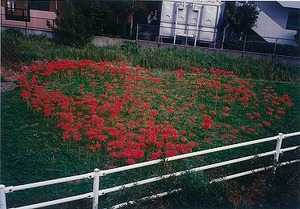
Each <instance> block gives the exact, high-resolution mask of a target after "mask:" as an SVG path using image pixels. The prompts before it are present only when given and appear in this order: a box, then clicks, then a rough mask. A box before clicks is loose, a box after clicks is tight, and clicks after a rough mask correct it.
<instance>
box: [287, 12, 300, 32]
mask: <svg viewBox="0 0 300 209" xmlns="http://www.w3.org/2000/svg"><path fill="white" fill-rule="evenodd" d="M298 28H300V12H299V11H298V12H297V11H291V12H289V16H288V19H287V23H286V29H289V30H297V29H298Z"/></svg>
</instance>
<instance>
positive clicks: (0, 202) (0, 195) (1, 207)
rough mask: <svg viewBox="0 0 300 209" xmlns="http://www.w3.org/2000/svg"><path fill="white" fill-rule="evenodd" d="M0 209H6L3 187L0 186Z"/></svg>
mask: <svg viewBox="0 0 300 209" xmlns="http://www.w3.org/2000/svg"><path fill="white" fill-rule="evenodd" d="M0 209H6V196H5V186H4V185H3V184H1V185H0Z"/></svg>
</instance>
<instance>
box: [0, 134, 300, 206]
mask: <svg viewBox="0 0 300 209" xmlns="http://www.w3.org/2000/svg"><path fill="white" fill-rule="evenodd" d="M298 135H300V132H294V133H289V134H282V133H280V134H279V135H278V136H273V137H268V138H263V139H258V140H253V141H249V142H243V143H238V144H233V145H228V146H223V147H218V148H213V149H207V150H203V151H198V152H192V153H188V154H183V155H177V156H173V157H168V158H165V159H158V160H153V161H148V162H143V163H138V164H134V165H129V166H123V167H118V168H113V169H109V170H99V169H97V168H96V169H94V172H91V173H86V174H82V175H76V176H70V177H66V178H59V179H53V180H48V181H42V182H36V183H30V184H25V185H19V186H4V185H0V209H7V204H6V194H8V193H11V192H15V191H19V190H25V189H30V188H35V187H42V186H48V185H52V184H59V183H64V182H71V181H76V180H81V179H93V191H91V192H88V193H85V194H80V195H76V196H71V197H66V198H61V199H56V200H52V201H47V202H42V203H37V204H32V205H27V206H20V207H17V208H14V209H30V208H41V207H46V206H51V205H56V204H61V203H67V202H71V201H76V200H81V199H91V198H92V199H93V205H92V209H98V203H99V196H103V195H105V194H108V193H111V192H115V191H119V190H123V189H126V188H130V187H135V186H140V185H144V184H148V183H152V182H157V181H160V180H162V179H167V178H169V177H173V176H181V175H184V174H187V173H190V172H196V171H204V170H208V169H212V168H217V167H221V166H225V165H230V164H234V163H238V162H243V161H247V160H251V159H254V158H258V157H265V156H270V155H274V161H273V162H272V164H271V165H266V166H264V167H261V168H257V169H254V170H248V171H245V172H241V173H236V174H232V175H229V176H225V177H222V178H217V179H214V180H211V181H210V183H214V182H220V181H224V180H229V179H233V178H237V177H240V176H245V175H249V174H252V173H256V172H260V171H264V170H267V169H272V168H273V171H274V172H275V170H276V168H277V167H280V166H284V165H289V164H292V163H297V162H300V159H294V160H291V161H287V162H279V156H280V154H281V153H283V152H288V151H292V150H296V149H299V148H300V145H298V146H292V147H287V148H281V145H282V141H283V140H284V139H286V138H288V137H292V136H298ZM274 140H277V143H276V149H275V150H273V151H269V152H264V153H259V154H255V155H249V156H246V157H241V158H236V159H232V160H227V161H223V162H219V163H213V164H210V165H205V166H201V167H197V168H192V169H189V170H184V171H179V172H175V173H170V174H165V175H162V176H157V177H153V178H148V179H144V180H140V181H136V182H132V183H128V184H124V185H120V186H115V187H111V188H107V189H101V188H99V182H100V178H102V177H104V176H107V175H109V174H112V173H117V172H122V171H127V170H132V169H136V168H141V167H146V166H150V165H155V164H159V163H166V162H169V161H174V160H179V159H184V158H189V157H194V156H200V155H205V154H209V153H214V152H220V151H223V150H229V149H234V148H238V147H245V146H249V145H254V144H260V143H264V142H269V141H274ZM180 190H181V189H180V188H179V189H175V190H173V191H171V192H163V193H160V194H156V195H152V196H148V197H143V198H141V199H140V200H142V201H143V200H148V199H154V198H158V197H162V196H166V195H168V194H170V193H172V192H178V191H180ZM134 203H135V202H134V201H129V202H125V203H121V204H118V205H115V206H113V207H112V208H114V209H116V208H120V207H123V206H125V205H129V204H134Z"/></svg>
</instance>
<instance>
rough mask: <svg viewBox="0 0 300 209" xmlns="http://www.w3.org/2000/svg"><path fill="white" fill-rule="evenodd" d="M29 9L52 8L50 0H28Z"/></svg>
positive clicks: (45, 9) (46, 9)
mask: <svg viewBox="0 0 300 209" xmlns="http://www.w3.org/2000/svg"><path fill="white" fill-rule="evenodd" d="M28 6H29V9H32V10H43V11H49V10H50V1H49V0H29V1H28Z"/></svg>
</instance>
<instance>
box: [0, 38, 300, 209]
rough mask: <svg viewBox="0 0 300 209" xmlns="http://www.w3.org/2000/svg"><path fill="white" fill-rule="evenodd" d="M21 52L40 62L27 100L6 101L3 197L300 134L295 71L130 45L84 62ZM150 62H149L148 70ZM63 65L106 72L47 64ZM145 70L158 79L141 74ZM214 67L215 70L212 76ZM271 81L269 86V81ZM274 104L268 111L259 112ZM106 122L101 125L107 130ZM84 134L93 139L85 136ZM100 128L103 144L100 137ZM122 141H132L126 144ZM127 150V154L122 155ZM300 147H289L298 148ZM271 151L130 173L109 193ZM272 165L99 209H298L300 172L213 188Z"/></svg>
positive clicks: (184, 181)
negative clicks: (131, 204)
mask: <svg viewBox="0 0 300 209" xmlns="http://www.w3.org/2000/svg"><path fill="white" fill-rule="evenodd" d="M20 41H21V42H22V44H23V47H26V49H27V50H22V51H21V52H22V53H23V54H22V55H21V57H23V58H24V57H25V58H26V57H27V58H26V59H28V60H27V61H29V60H32V59H34V60H40V61H39V64H35V66H33V67H31V68H29V70H28V73H27V74H26V76H24V77H23V79H22V80H20V81H19V82H20V84H21V88H18V89H16V90H14V91H11V92H3V93H2V94H1V122H2V124H1V159H2V167H1V183H3V184H5V185H19V184H25V183H30V182H36V181H42V180H48V179H52V178H58V177H65V176H70V175H76V174H82V173H86V172H91V171H92V170H93V169H94V168H96V167H98V168H100V169H108V168H112V167H116V166H120V165H126V164H128V163H134V162H141V161H144V160H149V159H155V158H160V157H165V156H172V155H174V154H180V153H185V152H190V151H192V150H203V149H206V148H210V147H215V146H221V145H225V144H228V143H236V142H239V141H248V140H253V139H257V138H262V137H267V136H274V135H277V134H278V132H283V133H288V132H293V131H299V130H300V124H299V118H300V115H299V114H300V113H299V111H298V110H299V109H300V93H299V88H300V85H299V84H298V83H297V79H298V77H297V75H298V74H297V73H298V72H296V71H295V69H296V66H287V65H282V64H278V63H277V64H275V63H272V64H270V63H268V62H264V61H261V60H253V62H251V59H248V58H247V59H242V60H241V59H236V58H229V57H225V56H223V55H211V54H210V55H207V54H204V53H199V52H194V51H181V52H184V53H179V52H178V51H180V50H176V49H175V48H171V49H139V48H135V46H132V45H129V46H127V47H126V46H125V47H124V48H123V49H122V48H119V47H103V48H97V47H93V46H88V47H87V48H84V49H81V50H79V49H72V48H64V47H61V46H55V45H53V44H52V43H51V42H48V41H46V40H45V39H37V38H28V39H20ZM33 43H39V44H35V46H38V47H36V48H35V50H33V48H32V46H33ZM46 49H47V50H46ZM147 50H148V51H147ZM30 53H31V55H30ZM25 54H27V55H26V56H25ZM182 54H184V55H182ZM18 56H19V55H18ZM149 56H152V58H151V59H149ZM181 56H184V59H183V57H181ZM158 58H161V59H160V60H159V59H158ZM59 59H69V60H80V59H90V60H94V61H99V62H98V63H94V62H90V61H89V62H87V61H82V62H80V61H78V62H71V61H64V62H51V63H46V64H44V63H45V60H48V61H51V60H59ZM106 59H107V60H115V59H118V60H119V61H131V62H132V63H133V64H132V65H128V66H127V65H124V63H120V62H113V63H107V62H105V63H104V62H101V61H102V60H106ZM179 60H184V61H183V62H179ZM23 61H26V60H23ZM173 61H174V62H173ZM177 61H178V62H177ZM245 63H248V64H245ZM136 64H140V65H141V66H145V67H147V68H146V69H149V70H146V69H144V68H141V67H135V65H136ZM238 64H241V65H240V66H242V67H239V65H238ZM251 64H252V67H251V68H250V67H249V66H250V65H251ZM44 65H46V66H48V68H47V67H44ZM235 65H236V66H235ZM36 66H40V67H36ZM74 66H75V67H74ZM78 66H80V67H78ZM234 66H235V67H234ZM191 67H198V68H193V69H191ZM211 67H214V68H215V69H214V70H210V69H211ZM246 67H247V68H246ZM204 68H207V70H204ZM216 68H220V69H224V70H227V71H221V70H220V71H219V70H216ZM34 69H36V71H35V70H34ZM45 69H48V71H47V70H45ZM62 69H64V70H62ZM96 69H97V70H96ZM101 69H102V70H101ZM179 69H184V71H181V70H179ZM257 69H259V70H257ZM178 70H179V71H178ZM228 70H231V71H232V72H233V73H229V72H228ZM277 71H278V72H279V73H277ZM36 72H37V73H36ZM47 72H48V74H47ZM43 73H45V74H43ZM268 73H269V75H270V76H267V75H268ZM249 74H250V75H249ZM262 75H264V77H263V76H262ZM258 78H260V79H258ZM266 80H268V81H266ZM26 81H28V84H27V83H26ZM197 83H199V85H197ZM22 84H23V85H22ZM271 86H272V87H271ZM58 90H59V91H58ZM28 93H29V96H28ZM275 93H276V94H275ZM285 94H288V97H286V96H284V95H285ZM21 96H23V97H26V98H27V101H26V100H25V99H22V98H21ZM266 97H268V98H266ZM100 98H101V99H100ZM217 98H218V99H217ZM230 99H231V101H229V100H230ZM265 99H267V100H268V102H261V101H264V100H265ZM68 101H69V102H68ZM274 102H275V103H274ZM276 102H277V103H279V104H277V103H276ZM256 104H258V105H256ZM272 104H273V106H271V105H272ZM105 105H106V107H105ZM100 106H101V107H100ZM270 107H271V108H272V110H271V109H270ZM52 108H54V109H52ZM101 108H103V109H101ZM268 112H269V113H268ZM270 112H271V114H270ZM67 113H68V114H67ZM69 113H71V114H69ZM247 113H248V114H247ZM275 113H276V114H275ZM74 116H76V117H74ZM83 116H86V117H83ZM96 116H97V117H96ZM278 117H280V118H278ZM70 118H71V119H70ZM99 118H103V119H104V123H103V124H102V125H101V120H100V119H99ZM141 118H144V119H143V120H142V119H141ZM95 119H98V120H95ZM139 119H140V120H139ZM97 121H98V122H97ZM99 121H100V122H99ZM79 122H81V123H82V124H81V125H80V123H79ZM137 123H138V124H137ZM58 124H59V125H58ZM75 124H76V127H77V130H74V129H72V130H70V129H69V128H70V125H71V126H72V127H73V128H74V127H75ZM87 124H92V125H93V126H94V127H89V126H85V125H87ZM99 124H100V125H99ZM122 124H123V125H122ZM114 127H118V130H115V129H113V128H114ZM93 128H94V129H95V128H97V129H98V130H99V129H101V130H102V132H101V133H93V132H91V131H92V129H93ZM123 129H125V130H126V132H125V133H123V132H121V130H123ZM141 129H142V130H141ZM252 129H254V130H252ZM151 130H152V131H153V130H157V131H156V133H152V135H155V134H156V136H157V137H156V140H154V139H150V137H148V138H147V137H145V136H147V135H151V134H149V131H151ZM118 131H119V133H115V132H118ZM147 131H148V132H147ZM164 133H165V134H164ZM125 134H126V136H127V138H128V139H131V140H125V141H124V139H122V137H121V135H125ZM143 136H144V138H143ZM168 136H171V137H168ZM122 140H123V141H124V143H123V144H122V146H121V145H118V144H117V143H118V142H120V141H122ZM151 140H152V141H151ZM153 140H154V141H153ZM295 140H297V139H296V138H295ZM295 140H291V141H289V142H287V143H291V144H293V143H294V142H293V141H295ZM157 142H159V143H157ZM189 143H190V144H189ZM285 145H286V144H284V146H285ZM274 146H275V144H274V143H272V144H271V143H270V144H265V145H264V146H260V147H258V148H256V149H254V148H253V149H238V150H236V151H234V152H233V151H231V152H224V154H214V155H212V154H211V155H208V156H207V157H204V158H197V159H193V160H184V161H180V162H174V163H171V164H162V165H157V166H154V167H151V168H147V169H138V170H137V171H128V172H125V173H123V174H118V175H112V176H109V177H106V178H104V179H103V181H101V188H107V187H111V186H116V185H119V184H123V183H128V182H131V181H132V180H133V179H134V180H139V179H143V178H145V177H151V176H153V175H155V174H156V175H157V174H163V173H168V172H173V171H179V170H183V169H187V168H190V167H192V166H194V165H197V166H199V165H204V164H207V163H211V162H218V161H219V159H227V158H228V159H229V158H232V157H234V156H240V155H241V154H242V155H243V156H244V155H247V154H250V153H251V152H259V151H260V150H265V149H273V148H274ZM137 148H138V149H137ZM132 153H134V154H132ZM131 154H132V155H131ZM295 155H296V154H295V153H292V154H290V155H285V156H283V158H286V159H289V158H295ZM199 159H200V162H199ZM270 160H271V159H270V158H266V159H262V160H255V161H253V163H250V164H247V163H241V164H238V166H230V167H228V168H226V169H225V168H224V169H216V170H214V171H210V172H205V173H198V174H189V175H187V176H186V177H181V178H171V179H170V180H166V181H164V182H162V183H161V184H159V185H149V186H145V187H143V188H136V189H132V190H128V191H125V192H117V193H116V194H113V195H105V196H104V197H102V198H101V200H100V205H101V206H102V207H108V206H112V205H114V204H116V203H120V202H122V201H126V200H127V199H128V197H130V198H133V199H135V198H139V197H140V196H147V195H149V192H147V190H148V191H154V193H155V192H162V191H166V190H168V189H170V190H171V189H173V188H179V187H181V188H183V190H184V191H183V192H180V193H178V194H173V195H170V196H169V197H167V198H163V199H159V200H158V201H155V202H151V201H150V202H147V203H140V204H138V206H136V207H137V208H154V207H155V208H233V207H237V208H249V207H254V208H297V207H298V206H299V193H298V194H297V192H299V189H298V188H299V186H300V185H299V181H298V180H297V179H299V178H298V177H299V169H298V168H299V167H298V166H297V165H296V166H288V167H286V168H283V169H279V170H278V172H277V174H276V175H273V174H271V173H270V172H263V173H261V174H257V175H253V176H251V177H244V178H240V179H238V180H233V181H228V182H224V183H220V184H213V185H210V184H208V181H209V180H210V179H211V178H215V177H219V176H220V174H221V173H224V174H225V173H229V172H232V171H233V172H236V171H239V170H243V169H244V168H245V169H249V167H250V169H251V168H256V167H259V165H265V164H264V163H266V162H268V164H269V163H270V162H271V161H270ZM91 185H92V184H91V182H90V181H88V180H87V181H80V182H72V183H68V184H62V185H60V186H54V187H47V188H44V189H32V190H28V191H26V192H16V193H14V194H9V195H8V203H9V207H15V206H18V205H20V204H26V203H28V204H29V203H34V202H38V201H42V200H50V199H53V198H60V197H61V195H62V194H66V195H67V196H70V195H73V194H78V193H83V192H88V191H91ZM279 194H280V195H279ZM278 196H279V198H278ZM274 197H277V198H274ZM200 204H201V205H200ZM90 205H91V202H90V201H89V200H87V201H82V202H75V203H71V204H65V205H61V206H57V207H52V208H70V209H71V208H89V207H90Z"/></svg>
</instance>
